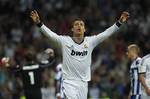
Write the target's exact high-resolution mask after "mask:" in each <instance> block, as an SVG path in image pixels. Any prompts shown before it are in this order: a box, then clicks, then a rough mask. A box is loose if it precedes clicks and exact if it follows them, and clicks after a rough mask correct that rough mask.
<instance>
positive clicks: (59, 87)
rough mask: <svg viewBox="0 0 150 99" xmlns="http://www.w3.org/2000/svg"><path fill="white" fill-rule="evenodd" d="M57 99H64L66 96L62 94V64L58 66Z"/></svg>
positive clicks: (56, 77)
mask: <svg viewBox="0 0 150 99" xmlns="http://www.w3.org/2000/svg"><path fill="white" fill-rule="evenodd" d="M55 79H56V98H57V99H64V95H63V94H62V64H61V63H59V64H58V65H57V66H56V76H55Z"/></svg>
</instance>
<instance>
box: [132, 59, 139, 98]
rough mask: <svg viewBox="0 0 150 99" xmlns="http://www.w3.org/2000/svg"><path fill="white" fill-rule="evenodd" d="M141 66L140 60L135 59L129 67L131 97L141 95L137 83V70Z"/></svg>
mask: <svg viewBox="0 0 150 99" xmlns="http://www.w3.org/2000/svg"><path fill="white" fill-rule="evenodd" d="M140 64H141V58H140V57H138V58H136V59H135V60H134V61H133V62H132V64H131V67H130V77H131V95H140V94H141V83H140V81H139V76H138V73H139V70H138V67H139V66H140Z"/></svg>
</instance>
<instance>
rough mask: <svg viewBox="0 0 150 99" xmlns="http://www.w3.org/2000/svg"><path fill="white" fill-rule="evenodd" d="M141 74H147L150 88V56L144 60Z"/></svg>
mask: <svg viewBox="0 0 150 99" xmlns="http://www.w3.org/2000/svg"><path fill="white" fill-rule="evenodd" d="M139 73H145V79H146V84H147V85H148V87H149V88H150V54H148V55H146V56H144V57H143V58H142V62H141V66H140V67H139Z"/></svg>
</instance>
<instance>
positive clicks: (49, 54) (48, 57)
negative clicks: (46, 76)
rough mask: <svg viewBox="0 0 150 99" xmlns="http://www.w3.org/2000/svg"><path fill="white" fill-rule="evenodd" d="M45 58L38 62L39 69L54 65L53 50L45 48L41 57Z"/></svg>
mask: <svg viewBox="0 0 150 99" xmlns="http://www.w3.org/2000/svg"><path fill="white" fill-rule="evenodd" d="M42 56H45V58H44V60H42V61H41V62H40V67H42V68H45V67H49V66H51V65H53V64H54V63H55V58H54V56H55V54H54V50H53V49H51V48H47V49H46V50H45V51H44V52H43V55H42Z"/></svg>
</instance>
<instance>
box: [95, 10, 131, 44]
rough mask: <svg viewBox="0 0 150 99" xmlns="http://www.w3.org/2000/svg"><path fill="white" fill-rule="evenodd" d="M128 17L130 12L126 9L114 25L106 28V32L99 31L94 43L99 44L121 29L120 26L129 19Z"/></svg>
mask: <svg viewBox="0 0 150 99" xmlns="http://www.w3.org/2000/svg"><path fill="white" fill-rule="evenodd" d="M128 18H129V13H128V12H125V11H124V12H123V13H122V14H121V16H120V18H119V20H118V21H117V22H116V23H115V24H114V25H112V26H111V27H109V28H108V29H106V30H105V31H104V32H102V33H99V34H98V35H96V36H94V38H93V44H94V45H97V44H99V43H100V42H102V41H104V40H105V39H107V38H108V37H109V36H111V35H112V34H113V33H115V32H116V31H117V30H118V29H119V27H120V26H121V25H122V24H123V23H125V22H126V21H127V20H128Z"/></svg>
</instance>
